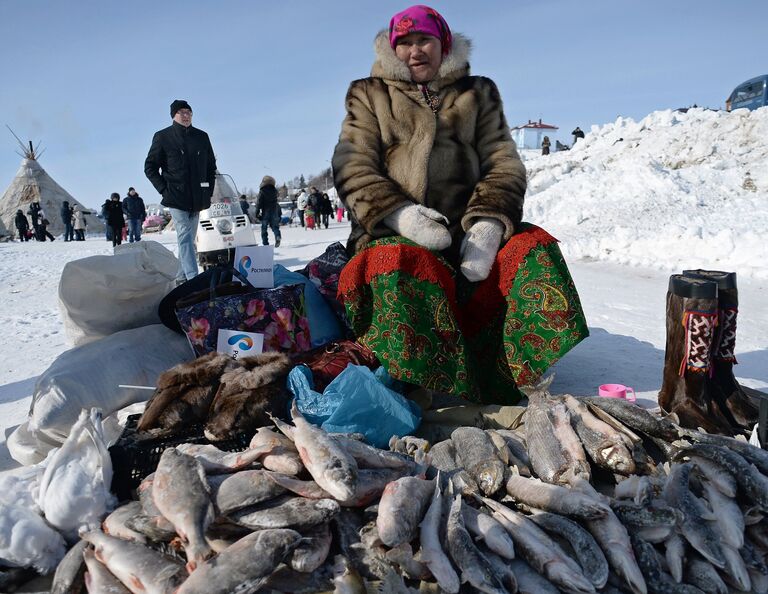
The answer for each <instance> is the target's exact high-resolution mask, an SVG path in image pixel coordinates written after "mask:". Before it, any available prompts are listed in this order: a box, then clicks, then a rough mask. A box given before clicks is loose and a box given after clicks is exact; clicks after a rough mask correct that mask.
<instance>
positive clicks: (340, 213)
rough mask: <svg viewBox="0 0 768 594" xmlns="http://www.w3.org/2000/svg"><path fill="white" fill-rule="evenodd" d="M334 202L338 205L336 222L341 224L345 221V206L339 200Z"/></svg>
mask: <svg viewBox="0 0 768 594" xmlns="http://www.w3.org/2000/svg"><path fill="white" fill-rule="evenodd" d="M334 202H335V203H336V221H337V222H338V223H341V222H342V221H343V220H344V204H343V203H342V201H341V200H339V199H338V198H336V199H335V200H334Z"/></svg>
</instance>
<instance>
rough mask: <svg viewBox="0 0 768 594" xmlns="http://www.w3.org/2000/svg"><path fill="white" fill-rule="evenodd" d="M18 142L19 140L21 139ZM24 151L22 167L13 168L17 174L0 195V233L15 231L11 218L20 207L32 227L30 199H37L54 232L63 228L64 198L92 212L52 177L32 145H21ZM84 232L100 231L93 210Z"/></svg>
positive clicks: (71, 203) (88, 216)
mask: <svg viewBox="0 0 768 594" xmlns="http://www.w3.org/2000/svg"><path fill="white" fill-rule="evenodd" d="M20 144H21V143H20ZM22 148H23V149H24V153H23V154H22V157H23V158H22V161H21V167H19V170H18V171H17V172H16V176H15V177H14V178H13V180H12V181H11V184H10V185H9V186H8V188H7V189H6V190H5V192H4V193H3V195H2V197H0V236H3V235H5V236H7V235H10V234H13V235H15V234H16V226H15V225H14V218H15V217H16V211H17V210H19V209H21V211H22V212H23V213H24V214H25V215H27V220H29V224H30V228H31V227H32V220H31V217H30V216H29V215H28V214H27V211H28V210H29V205H30V204H32V202H35V201H40V206H41V207H42V209H43V211H44V212H45V218H47V219H48V221H49V222H50V225H49V226H48V230H49V231H50V232H51V233H52V234H53V235H58V234H60V233H63V232H64V222H63V221H62V219H61V205H62V203H63V202H64V201H65V200H66V201H67V202H69V205H70V206H72V207H74V206H80V208H81V210H83V211H84V212H93V211H91V210H89V209H88V208H86V207H85V206H83V205H82V204H81V203H80V202H78V201H77V200H75V199H74V198H73V197H72V195H71V194H70V193H69V192H67V191H66V190H65V189H64V188H62V187H61V186H60V185H59V184H57V183H56V182H55V181H54V179H53V178H52V177H51V176H50V175H48V173H47V172H46V171H45V169H43V167H42V165H40V163H39V162H38V160H37V158H38V154H37V153H36V151H35V149H33V148H32V143H31V142H30V143H29V147H26V146H24V145H22ZM86 220H87V225H88V227H87V232H89V233H91V232H103V231H104V223H103V222H102V221H101V219H99V218H97V216H96V214H95V213H94V214H92V215H86Z"/></svg>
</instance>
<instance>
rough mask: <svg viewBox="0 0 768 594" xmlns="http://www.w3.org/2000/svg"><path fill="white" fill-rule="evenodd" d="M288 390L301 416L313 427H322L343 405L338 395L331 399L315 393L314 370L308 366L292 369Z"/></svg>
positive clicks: (298, 366)
mask: <svg viewBox="0 0 768 594" xmlns="http://www.w3.org/2000/svg"><path fill="white" fill-rule="evenodd" d="M288 389H289V390H290V391H291V393H293V395H294V397H295V399H296V406H297V407H298V409H299V411H300V412H301V414H302V415H304V418H305V419H307V421H309V422H310V423H312V424H313V425H322V424H323V423H324V422H325V421H326V420H327V419H328V418H329V417H330V416H331V413H333V411H334V410H336V409H337V408H338V407H339V405H340V404H341V399H340V398H339V397H338V395H337V396H336V397H335V398H333V399H331V398H330V397H326V396H325V394H321V393H320V392H317V391H315V382H314V380H313V379H312V370H311V369H310V368H309V367H307V366H306V365H297V366H296V367H294V368H293V369H291V371H290V373H289V374H288ZM289 409H290V406H289Z"/></svg>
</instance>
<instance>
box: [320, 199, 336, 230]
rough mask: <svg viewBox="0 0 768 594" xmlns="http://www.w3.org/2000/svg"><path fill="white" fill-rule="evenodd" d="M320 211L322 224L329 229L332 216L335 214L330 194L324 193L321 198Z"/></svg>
mask: <svg viewBox="0 0 768 594" xmlns="http://www.w3.org/2000/svg"><path fill="white" fill-rule="evenodd" d="M319 210H320V222H321V223H322V225H323V226H324V227H325V228H326V229H327V228H328V225H329V221H330V218H331V215H332V214H333V204H331V199H330V198H329V197H328V194H326V193H323V194H322V195H321V196H320V207H319Z"/></svg>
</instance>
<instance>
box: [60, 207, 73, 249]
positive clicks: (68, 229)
mask: <svg viewBox="0 0 768 594" xmlns="http://www.w3.org/2000/svg"><path fill="white" fill-rule="evenodd" d="M59 214H60V215H61V222H62V223H64V241H75V229H74V227H73V226H72V222H73V221H72V217H74V216H75V208H74V207H73V206H70V205H69V201H68V200H64V202H62V203H61V209H60V211H59Z"/></svg>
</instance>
